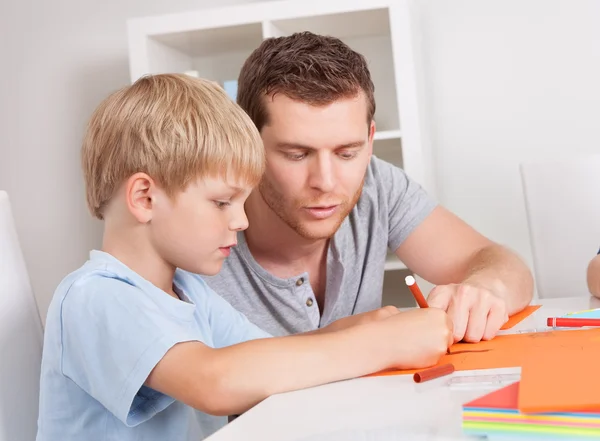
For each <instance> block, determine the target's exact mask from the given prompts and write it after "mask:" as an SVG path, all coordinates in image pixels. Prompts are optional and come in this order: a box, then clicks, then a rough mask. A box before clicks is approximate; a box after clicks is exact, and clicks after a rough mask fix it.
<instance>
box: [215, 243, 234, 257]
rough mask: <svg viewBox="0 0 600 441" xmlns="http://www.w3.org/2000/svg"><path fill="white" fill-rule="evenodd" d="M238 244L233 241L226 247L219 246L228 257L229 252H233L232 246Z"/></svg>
mask: <svg viewBox="0 0 600 441" xmlns="http://www.w3.org/2000/svg"><path fill="white" fill-rule="evenodd" d="M236 245H237V244H235V243H232V244H231V245H227V246H226V247H219V250H220V251H221V252H222V253H223V254H224V255H225V256H226V257H227V256H229V253H231V248H232V247H234V246H236Z"/></svg>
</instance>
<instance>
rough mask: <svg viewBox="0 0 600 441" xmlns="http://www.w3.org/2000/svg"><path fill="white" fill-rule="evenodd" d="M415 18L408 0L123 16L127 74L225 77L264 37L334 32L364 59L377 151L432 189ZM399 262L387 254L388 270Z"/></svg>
mask: <svg viewBox="0 0 600 441" xmlns="http://www.w3.org/2000/svg"><path fill="white" fill-rule="evenodd" d="M412 25H413V23H412V21H411V13H410V3H409V1H408V0H327V1H325V0H318V1H315V0H284V1H272V2H265V3H252V4H244V5H239V6H230V7H224V8H215V9H202V10H198V11H190V12H184V13H177V14H167V15H162V16H153V17H142V18H134V19H131V20H130V21H129V22H128V32H129V56H130V73H131V81H135V80H136V79H137V78H139V77H140V76H142V75H145V74H149V73H150V74H152V73H164V72H186V71H196V72H197V73H198V75H199V76H201V77H204V78H209V79H212V80H214V81H217V82H219V83H220V84H223V83H224V82H225V81H229V80H237V77H238V72H239V70H240V68H241V66H242V64H243V63H244V61H245V59H246V57H248V55H250V53H251V52H252V51H253V50H254V49H255V48H256V47H257V46H258V45H259V44H260V43H261V41H262V40H263V39H265V38H269V37H277V36H282V35H288V34H291V33H293V32H297V31H306V30H308V31H313V32H315V33H320V34H325V35H333V36H335V37H338V38H340V39H342V40H343V41H344V42H346V43H347V44H348V45H349V46H350V47H352V48H353V49H355V50H356V51H358V52H360V53H362V54H363V55H364V56H365V57H366V59H367V61H368V63H369V68H370V70H371V74H372V77H373V82H374V84H375V99H376V104H377V108H376V113H375V121H376V125H377V133H376V135H375V146H374V151H375V154H376V155H377V156H379V157H381V158H383V159H386V160H388V161H390V162H392V163H394V164H396V165H398V166H399V167H402V168H404V170H406V172H407V173H408V174H409V175H410V176H411V177H412V178H413V179H415V180H416V181H417V182H419V183H420V184H421V185H423V186H424V187H425V188H426V189H427V191H429V192H430V193H431V194H434V188H435V186H434V181H433V167H432V164H431V160H430V159H429V158H431V154H430V146H429V145H427V143H426V142H425V140H426V137H424V136H423V130H424V129H423V128H424V124H423V121H422V120H421V115H422V114H423V111H422V109H421V108H420V106H421V101H420V97H419V93H418V90H419V88H418V84H417V79H418V78H419V69H418V67H417V66H418V63H417V62H416V60H417V59H418V58H416V56H415V54H416V51H415V44H414V42H413V41H414V36H413V34H414V30H413V29H412ZM434 196H435V194H434ZM402 268H404V265H403V264H402V262H400V261H398V260H397V259H395V258H392V257H390V259H389V261H388V264H387V265H386V269H387V270H398V269H402Z"/></svg>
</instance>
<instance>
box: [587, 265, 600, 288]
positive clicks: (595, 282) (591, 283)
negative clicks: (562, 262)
mask: <svg viewBox="0 0 600 441" xmlns="http://www.w3.org/2000/svg"><path fill="white" fill-rule="evenodd" d="M587 284H588V289H589V290H590V294H592V295H594V296H596V297H599V298H600V255H598V256H596V257H594V258H593V259H592V260H591V261H590V263H589V265H588V268H587Z"/></svg>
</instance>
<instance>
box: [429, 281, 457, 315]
mask: <svg viewBox="0 0 600 441" xmlns="http://www.w3.org/2000/svg"><path fill="white" fill-rule="evenodd" d="M455 286H456V285H438V286H436V287H435V288H433V289H432V290H431V292H430V293H429V295H428V296H427V304H428V305H429V307H430V308H439V309H441V310H443V311H447V310H448V305H449V304H450V299H451V298H452V294H453V293H454V290H455Z"/></svg>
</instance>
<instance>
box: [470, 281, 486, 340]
mask: <svg viewBox="0 0 600 441" xmlns="http://www.w3.org/2000/svg"><path fill="white" fill-rule="evenodd" d="M467 295H468V296H470V297H471V298H472V299H475V300H474V302H473V305H472V307H471V310H470V311H469V319H468V323H467V330H466V332H465V337H464V339H465V341H468V342H470V343H475V342H478V341H481V338H482V337H483V333H484V332H485V330H486V326H487V322H488V314H489V313H490V309H491V301H490V299H489V298H488V296H491V295H492V294H489V293H487V292H486V291H482V290H480V289H477V288H469V292H468V294H467Z"/></svg>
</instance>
